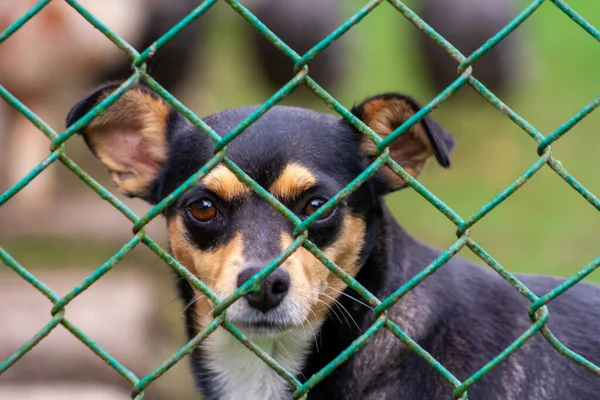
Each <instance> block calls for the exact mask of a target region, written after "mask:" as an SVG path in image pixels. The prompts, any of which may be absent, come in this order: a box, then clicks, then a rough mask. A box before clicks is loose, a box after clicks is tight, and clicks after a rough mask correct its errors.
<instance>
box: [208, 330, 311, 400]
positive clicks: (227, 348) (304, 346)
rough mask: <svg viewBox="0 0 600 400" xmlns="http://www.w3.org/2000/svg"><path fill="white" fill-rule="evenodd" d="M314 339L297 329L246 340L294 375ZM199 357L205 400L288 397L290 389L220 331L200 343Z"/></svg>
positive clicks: (266, 366) (240, 345)
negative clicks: (203, 370)
mask: <svg viewBox="0 0 600 400" xmlns="http://www.w3.org/2000/svg"><path fill="white" fill-rule="evenodd" d="M317 335H318V334H317V333H316V332H313V331H312V330H311V329H310V328H309V329H302V328H300V329H292V330H289V331H287V332H285V333H284V334H282V335H278V337H276V338H275V337H273V338H265V337H260V338H258V337H252V336H249V339H250V340H251V341H252V342H253V343H255V344H256V345H257V346H258V347H260V348H261V349H262V350H263V351H264V352H266V353H267V354H268V355H269V356H271V357H272V358H273V359H274V360H275V361H277V362H278V363H279V364H280V365H281V366H282V367H283V368H285V369H286V370H287V371H288V372H290V373H291V374H293V375H297V374H300V373H301V370H302V366H303V364H304V360H305V359H306V355H307V353H309V352H310V351H311V346H312V345H313V344H314V343H315V340H316V338H317ZM201 353H202V355H203V357H202V361H203V362H204V364H205V365H204V368H205V369H206V371H207V372H208V374H207V375H206V377H205V379H203V381H204V383H203V384H202V386H204V387H201V390H202V391H203V393H204V392H209V393H210V394H207V395H206V398H207V399H213V398H214V399H217V398H218V399H220V400H263V399H272V400H284V399H289V398H290V397H291V391H290V385H289V384H288V383H287V382H286V381H285V380H284V379H283V378H282V377H281V376H279V375H278V374H277V372H275V371H274V370H273V369H272V368H271V367H269V366H268V365H267V364H266V363H265V362H264V361H263V360H261V359H260V358H258V356H256V355H255V354H254V353H253V352H251V351H250V350H249V349H248V348H247V347H245V346H244V345H243V344H242V343H240V342H239V341H238V340H237V339H236V338H234V337H233V336H232V335H231V334H230V333H229V332H227V331H225V330H224V329H223V328H219V329H217V330H216V331H215V332H213V333H212V334H211V335H210V336H209V337H208V338H207V339H206V340H205V341H204V343H202V345H201ZM206 378H208V379H206Z"/></svg>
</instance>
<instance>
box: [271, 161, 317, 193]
mask: <svg viewBox="0 0 600 400" xmlns="http://www.w3.org/2000/svg"><path fill="white" fill-rule="evenodd" d="M315 183H317V178H316V177H315V175H314V174H313V173H312V172H311V171H310V170H309V169H308V168H306V167H303V166H302V165H300V164H298V163H289V164H288V165H286V166H285V168H284V169H283V172H282V173H281V175H279V178H277V180H276V181H275V183H273V185H271V188H270V189H269V192H271V194H272V195H274V196H276V197H278V198H280V199H287V200H289V199H293V198H295V197H298V196H299V195H301V194H302V193H303V192H305V191H306V190H308V189H310V188H311V187H313V186H314V185H315Z"/></svg>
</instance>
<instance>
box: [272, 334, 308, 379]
mask: <svg viewBox="0 0 600 400" xmlns="http://www.w3.org/2000/svg"><path fill="white" fill-rule="evenodd" d="M275 341H276V342H277V343H278V344H279V345H280V346H281V348H282V349H283V351H285V354H287V356H288V359H289V360H290V361H291V362H292V363H293V364H294V365H295V366H296V370H298V373H299V374H300V375H302V379H304V380H306V377H305V376H304V374H303V373H302V370H301V369H300V365H299V364H298V363H297V362H296V360H294V358H293V357H292V355H291V354H290V352H289V351H288V350H287V349H286V348H285V346H284V345H283V343H281V340H279V339H275Z"/></svg>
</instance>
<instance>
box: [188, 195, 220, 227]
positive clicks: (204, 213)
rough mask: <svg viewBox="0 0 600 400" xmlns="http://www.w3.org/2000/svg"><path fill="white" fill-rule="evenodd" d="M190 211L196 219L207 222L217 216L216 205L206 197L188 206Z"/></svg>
mask: <svg viewBox="0 0 600 400" xmlns="http://www.w3.org/2000/svg"><path fill="white" fill-rule="evenodd" d="M189 210H190V213H192V215H193V216H194V218H196V219H197V220H198V221H201V222H207V221H210V220H211V219H213V218H214V217H216V216H217V207H215V205H214V204H213V203H212V201H210V200H208V199H202V200H200V201H197V202H195V203H192V204H191V205H190V206H189Z"/></svg>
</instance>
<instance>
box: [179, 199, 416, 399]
mask: <svg viewBox="0 0 600 400" xmlns="http://www.w3.org/2000/svg"><path fill="white" fill-rule="evenodd" d="M370 223H372V227H373V229H376V233H375V234H374V235H372V237H371V239H370V241H372V243H373V245H372V246H370V249H369V250H368V252H367V253H365V254H364V258H363V260H364V262H363V265H362V267H361V269H360V272H359V273H358V275H357V276H356V279H357V280H358V281H359V282H360V283H361V284H362V285H363V286H365V288H366V289H367V290H369V292H371V293H373V294H374V295H375V296H377V297H380V296H382V297H385V295H386V290H385V287H387V286H388V285H389V284H390V282H389V280H390V278H391V277H390V274H393V275H399V274H400V275H401V276H394V277H392V279H393V280H394V281H395V282H402V281H404V280H405V276H404V275H405V271H402V270H398V269H394V270H393V271H389V270H388V269H389V258H390V257H392V256H393V255H392V254H391V251H392V250H393V248H392V246H395V245H397V244H398V243H397V242H398V240H400V241H401V240H403V239H407V240H411V239H410V237H409V236H408V235H407V234H406V233H405V232H404V231H403V230H402V228H400V227H399V225H398V224H397V223H396V222H395V220H394V219H393V216H392V215H391V213H390V212H389V211H388V210H387V208H386V207H385V206H383V205H382V207H381V209H379V210H378V212H377V213H376V215H375V220H373V221H371V222H370ZM367 247H368V244H367ZM394 285H397V283H394ZM179 286H180V288H179V289H180V291H181V293H182V297H183V299H184V301H186V302H188V301H189V300H191V298H192V297H193V292H191V288H190V287H189V284H188V283H187V281H185V280H180V285H179ZM344 293H345V294H344V295H342V296H340V297H339V299H338V301H339V303H338V305H337V306H335V308H336V309H335V312H332V313H330V314H329V315H328V316H327V318H326V319H325V320H324V322H323V324H322V325H321V327H320V329H319V327H308V328H307V329H303V330H302V331H297V330H292V331H289V332H287V333H286V334H285V335H283V336H279V337H277V338H252V337H251V338H250V339H251V340H252V342H254V343H255V344H257V345H258V346H259V347H260V348H261V349H263V350H264V351H265V352H266V353H267V354H269V355H270V356H271V357H272V358H274V359H275V360H276V361H277V362H279V363H280V364H281V365H282V366H283V367H284V368H285V369H286V370H288V371H289V372H290V373H292V374H294V375H296V376H297V378H298V379H299V380H301V381H305V380H306V379H308V378H310V377H311V376H312V375H313V374H315V373H317V372H318V371H319V370H320V369H322V368H323V367H324V366H325V365H327V364H328V363H329V362H330V361H331V360H333V359H334V358H335V357H336V356H337V355H339V354H340V353H341V352H342V351H343V350H345V349H346V348H347V347H348V346H349V345H350V344H351V343H352V341H353V340H355V339H356V338H357V337H358V336H360V335H361V334H362V333H363V331H364V328H365V327H367V326H369V325H370V324H371V323H372V322H373V311H372V309H370V308H369V307H368V306H365V303H366V302H365V301H364V300H363V299H361V298H360V296H358V295H357V294H356V293H355V292H353V291H352V290H350V289H346V291H345V292H344ZM188 298H189V299H188ZM355 299H357V300H358V301H356V300H355ZM332 311H333V310H332ZM186 319H187V322H188V334H189V335H190V338H191V337H193V336H195V333H196V332H195V329H194V328H193V326H191V324H192V323H193V322H192V321H194V320H195V316H194V315H193V307H189V308H188V309H187V310H186ZM192 368H193V371H194V375H195V378H196V383H197V385H198V388H199V389H200V391H201V392H202V393H203V395H204V397H205V398H206V399H207V400H212V399H220V400H221V399H222V400H237V399H245V400H253V399H256V400H259V399H260V400H262V399H273V400H278V399H288V398H290V396H291V392H290V389H291V388H290V386H289V384H288V383H287V382H286V381H285V380H284V379H283V378H282V377H280V376H279V375H278V374H277V373H276V372H275V371H274V370H272V369H271V368H270V367H269V366H268V365H267V364H266V363H265V362H264V361H262V360H261V359H259V358H258V357H257V356H256V355H255V354H253V353H252V352H251V351H250V350H249V349H248V348H246V347H245V346H244V345H243V344H242V343H240V342H239V341H238V340H237V339H235V338H234V337H233V336H232V335H231V334H230V333H229V332H227V331H225V330H224V329H223V328H218V329H217V330H216V331H215V332H213V334H211V335H210V336H209V337H208V338H207V339H206V340H205V341H204V342H203V343H202V344H201V345H200V346H199V347H198V348H196V350H195V351H194V353H193V354H192Z"/></svg>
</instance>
